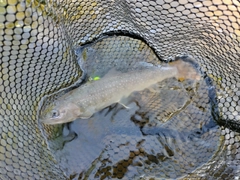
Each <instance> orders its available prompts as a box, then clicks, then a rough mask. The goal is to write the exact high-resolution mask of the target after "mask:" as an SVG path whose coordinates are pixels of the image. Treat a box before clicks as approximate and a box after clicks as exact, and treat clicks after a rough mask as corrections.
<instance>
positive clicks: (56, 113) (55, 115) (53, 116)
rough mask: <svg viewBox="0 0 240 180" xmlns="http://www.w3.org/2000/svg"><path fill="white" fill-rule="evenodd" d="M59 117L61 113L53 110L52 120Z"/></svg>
mask: <svg viewBox="0 0 240 180" xmlns="http://www.w3.org/2000/svg"><path fill="white" fill-rule="evenodd" d="M58 116H59V111H57V110H52V118H56V117H58Z"/></svg>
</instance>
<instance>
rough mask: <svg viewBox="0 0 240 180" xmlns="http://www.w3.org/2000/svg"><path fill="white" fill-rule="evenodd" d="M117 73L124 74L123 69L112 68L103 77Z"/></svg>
mask: <svg viewBox="0 0 240 180" xmlns="http://www.w3.org/2000/svg"><path fill="white" fill-rule="evenodd" d="M117 74H122V72H121V71H117V70H116V68H112V69H110V70H109V71H108V72H107V73H106V74H105V75H104V76H103V77H104V78H106V77H112V76H116V75H117Z"/></svg>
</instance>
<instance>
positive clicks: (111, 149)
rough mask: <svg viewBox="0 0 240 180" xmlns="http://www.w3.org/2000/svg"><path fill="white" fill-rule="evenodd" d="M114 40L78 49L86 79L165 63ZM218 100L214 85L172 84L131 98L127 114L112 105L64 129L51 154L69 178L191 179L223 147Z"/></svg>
mask: <svg viewBox="0 0 240 180" xmlns="http://www.w3.org/2000/svg"><path fill="white" fill-rule="evenodd" d="M109 38H110V39H109ZM109 38H106V39H103V40H101V41H99V42H97V43H94V44H91V45H88V46H86V47H85V48H81V49H80V50H77V52H78V55H79V60H80V62H81V63H82V62H83V64H81V63H80V64H81V65H83V66H84V68H85V70H86V71H85V73H86V78H87V79H88V78H89V77H95V76H100V77H102V76H103V75H104V74H105V73H106V72H107V71H108V70H109V69H111V68H116V69H117V70H119V71H122V72H126V71H127V70H129V69H134V68H136V67H135V66H134V65H135V64H136V63H137V62H148V63H152V64H154V65H158V64H161V62H160V61H159V60H158V58H157V57H156V56H155V54H154V53H153V52H152V51H151V49H150V48H149V47H148V46H146V45H144V44H143V43H142V42H141V41H139V40H136V39H131V38H128V37H109ZM111 38H112V39H111ZM109 42H114V44H111V43H109ZM120 45H121V46H120ZM108 46H110V47H111V48H110V47H109V48H108ZM140 46H141V48H139V47H140ZM183 59H184V60H186V61H188V60H189V59H190V57H187V56H185V57H183ZM190 62H191V61H190ZM194 66H195V65H194ZM202 77H203V75H202ZM214 98H215V91H214V87H213V86H212V85H211V83H210V81H209V79H208V78H205V79H204V78H202V79H201V80H200V81H197V80H195V81H194V80H184V81H178V80H177V79H175V78H170V79H166V80H164V81H162V82H161V83H158V84H156V85H154V86H152V87H150V88H147V89H145V90H143V91H140V92H134V93H132V94H131V95H130V96H129V97H128V98H127V99H128V102H129V104H128V105H127V106H128V107H129V108H128V109H126V108H125V107H123V106H122V105H120V104H113V105H111V106H110V107H107V108H105V109H103V110H101V111H99V112H97V113H95V114H94V115H93V116H92V117H91V118H89V119H86V120H83V119H79V120H76V121H74V122H71V123H67V124H64V125H63V128H62V130H60V131H59V132H58V134H59V135H58V137H57V138H53V137H54V136H52V138H49V137H48V139H49V142H48V143H49V147H50V149H51V150H52V152H53V154H54V155H55V158H56V161H57V162H58V164H59V166H60V167H61V169H62V170H63V172H64V173H65V175H66V176H67V177H69V178H70V179H87V178H89V179H94V178H97V179H139V178H143V179H148V178H179V177H184V176H185V175H187V174H189V173H192V172H194V170H196V169H197V168H199V167H200V166H202V165H203V164H207V163H208V162H209V160H211V158H212V157H213V156H214V155H215V154H216V153H217V151H218V148H219V146H220V145H221V141H220V129H219V127H218V126H217V125H216V124H215V122H214V118H213V115H214V113H215V112H214V113H213V111H215V110H214V109H215V108H214V107H213V105H215V102H214ZM60 129H61V128H60Z"/></svg>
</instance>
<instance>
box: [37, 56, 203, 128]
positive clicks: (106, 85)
mask: <svg viewBox="0 0 240 180" xmlns="http://www.w3.org/2000/svg"><path fill="white" fill-rule="evenodd" d="M173 77H175V78H177V79H179V80H183V79H194V80H199V79H200V77H201V76H200V75H199V73H198V72H197V71H196V69H195V68H194V67H192V66H191V65H190V64H189V63H187V62H184V61H181V60H178V61H176V62H172V63H166V65H163V66H160V67H158V66H148V67H146V68H142V69H138V70H130V71H128V72H120V71H116V70H115V69H112V70H110V71H109V72H108V73H107V74H106V75H104V76H103V77H101V78H99V77H98V78H96V80H92V81H89V82H87V83H85V84H83V85H81V86H79V87H78V88H75V89H73V90H71V91H69V92H68V93H66V94H64V95H63V96H61V97H59V98H58V99H56V100H54V102H53V103H51V104H49V105H48V106H47V107H46V108H45V109H44V110H43V111H42V112H41V113H40V117H39V120H40V122H42V123H44V124H52V125H53V124H61V123H67V122H71V121H74V120H76V119H88V118H90V117H91V116H93V114H94V113H96V112H98V111H100V110H102V109H104V108H106V107H108V106H110V105H112V104H114V103H120V104H122V105H123V106H124V107H126V108H128V107H127V105H125V104H124V99H126V98H127V97H128V96H129V95H130V94H131V93H133V92H135V91H142V90H144V89H146V88H148V87H150V86H152V85H154V84H156V83H158V82H161V81H163V80H165V79H167V78H173Z"/></svg>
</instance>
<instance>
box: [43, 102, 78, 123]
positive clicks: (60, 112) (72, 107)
mask: <svg viewBox="0 0 240 180" xmlns="http://www.w3.org/2000/svg"><path fill="white" fill-rule="evenodd" d="M80 114H81V109H80V107H78V106H77V105H76V104H74V103H53V104H50V105H48V106H47V107H46V108H45V109H44V110H43V111H42V112H40V116H39V120H40V122H42V123H44V124H62V123H67V122H71V121H74V120H76V119H77V118H78V117H79V115H80Z"/></svg>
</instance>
